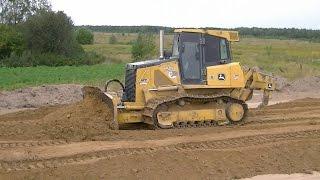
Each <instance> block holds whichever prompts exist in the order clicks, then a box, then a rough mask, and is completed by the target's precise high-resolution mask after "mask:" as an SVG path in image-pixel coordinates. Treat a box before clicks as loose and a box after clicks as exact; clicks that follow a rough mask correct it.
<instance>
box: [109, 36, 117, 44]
mask: <svg viewBox="0 0 320 180" xmlns="http://www.w3.org/2000/svg"><path fill="white" fill-rule="evenodd" d="M117 42H118V40H117V38H116V36H115V35H114V34H112V35H111V36H110V37H109V44H116V43H117Z"/></svg>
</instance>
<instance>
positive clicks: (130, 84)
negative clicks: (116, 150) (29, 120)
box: [84, 29, 275, 129]
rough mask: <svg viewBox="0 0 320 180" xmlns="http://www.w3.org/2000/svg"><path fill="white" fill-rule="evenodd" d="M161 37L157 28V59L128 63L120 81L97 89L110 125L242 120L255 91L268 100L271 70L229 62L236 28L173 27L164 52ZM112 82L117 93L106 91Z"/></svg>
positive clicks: (271, 87) (210, 123)
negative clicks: (170, 41)
mask: <svg viewBox="0 0 320 180" xmlns="http://www.w3.org/2000/svg"><path fill="white" fill-rule="evenodd" d="M163 37H164V32H163V31H160V57H159V58H158V59H155V60H146V61H141V62H133V63H128V64H127V65H126V70H125V82H124V84H123V83H122V82H121V81H119V80H117V79H113V80H110V81H108V82H107V83H106V87H105V91H104V92H103V91H100V90H99V89H98V88H95V91H96V93H99V95H100V97H101V100H102V101H103V102H104V103H105V104H106V108H110V109H112V116H113V117H112V118H113V124H114V126H113V127H114V129H117V128H118V127H119V124H127V123H141V122H142V123H147V124H150V125H152V126H153V127H154V128H161V129H169V128H188V127H208V126H218V125H232V124H242V123H244V122H245V121H244V120H245V118H246V115H247V113H248V105H247V104H246V101H248V100H250V99H251V98H252V96H253V91H254V90H260V91H263V99H262V102H261V104H262V105H267V104H268V101H269V96H270V92H271V91H273V90H275V82H274V78H273V77H272V75H270V74H267V73H264V72H261V71H260V70H258V69H255V68H248V67H246V66H242V65H241V64H240V63H239V62H232V53H231V43H234V42H238V41H239V34H238V32H237V31H225V30H207V29H176V30H174V38H173V45H172V52H171V53H166V52H164V51H163V49H164V47H163V44H164V42H163V39H164V38H163ZM112 83H117V84H119V86H120V87H121V91H120V92H121V93H119V92H115V91H110V90H109V86H110V84H112ZM84 94H86V93H85V92H84Z"/></svg>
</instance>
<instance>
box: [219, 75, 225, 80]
mask: <svg viewBox="0 0 320 180" xmlns="http://www.w3.org/2000/svg"><path fill="white" fill-rule="evenodd" d="M218 79H219V80H220V81H224V80H226V75H224V74H218Z"/></svg>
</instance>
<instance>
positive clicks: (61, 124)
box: [43, 88, 114, 140]
mask: <svg viewBox="0 0 320 180" xmlns="http://www.w3.org/2000/svg"><path fill="white" fill-rule="evenodd" d="M87 89H88V88H87ZM90 90H91V91H90V94H88V95H86V96H85V98H84V99H83V100H82V101H80V102H78V103H75V104H72V105H69V106H66V107H63V108H60V109H58V110H57V111H55V112H52V113H50V114H48V115H47V116H45V117H44V119H43V127H44V131H45V132H46V133H47V134H48V135H49V136H50V139H78V140H88V139H92V138H93V137H94V136H99V135H105V134H107V133H108V132H109V131H110V129H113V128H114V123H113V122H112V120H113V118H112V117H113V112H112V110H113V109H111V108H108V107H107V105H106V104H105V102H103V101H102V99H101V97H100V95H99V91H94V90H95V89H94V88H92V89H90Z"/></svg>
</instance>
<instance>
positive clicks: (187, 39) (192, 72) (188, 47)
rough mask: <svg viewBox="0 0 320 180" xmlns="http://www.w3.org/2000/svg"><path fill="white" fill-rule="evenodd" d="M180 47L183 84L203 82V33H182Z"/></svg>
mask: <svg viewBox="0 0 320 180" xmlns="http://www.w3.org/2000/svg"><path fill="white" fill-rule="evenodd" d="M179 47H180V48H179V65H180V70H181V81H182V84H203V75H202V67H203V62H202V48H201V34H199V33H181V34H180V36H179Z"/></svg>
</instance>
